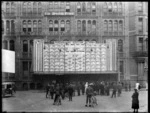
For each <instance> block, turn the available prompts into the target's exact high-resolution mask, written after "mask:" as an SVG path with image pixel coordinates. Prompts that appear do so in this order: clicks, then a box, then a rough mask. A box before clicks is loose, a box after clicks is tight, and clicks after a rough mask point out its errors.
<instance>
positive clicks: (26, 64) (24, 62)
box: [22, 61, 28, 71]
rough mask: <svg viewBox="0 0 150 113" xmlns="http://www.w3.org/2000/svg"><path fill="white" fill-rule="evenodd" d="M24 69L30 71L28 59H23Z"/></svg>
mask: <svg viewBox="0 0 150 113" xmlns="http://www.w3.org/2000/svg"><path fill="white" fill-rule="evenodd" d="M22 63H23V71H28V62H27V61H23V62H22Z"/></svg>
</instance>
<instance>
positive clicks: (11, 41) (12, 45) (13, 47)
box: [10, 40, 15, 51]
mask: <svg viewBox="0 0 150 113" xmlns="http://www.w3.org/2000/svg"><path fill="white" fill-rule="evenodd" d="M10 50H12V51H14V50H15V43H14V40H10Z"/></svg>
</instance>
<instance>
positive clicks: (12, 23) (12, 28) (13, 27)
mask: <svg viewBox="0 0 150 113" xmlns="http://www.w3.org/2000/svg"><path fill="white" fill-rule="evenodd" d="M11 32H12V33H15V22H14V20H11Z"/></svg>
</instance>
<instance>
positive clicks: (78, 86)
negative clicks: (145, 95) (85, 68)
mask: <svg viewBox="0 0 150 113" xmlns="http://www.w3.org/2000/svg"><path fill="white" fill-rule="evenodd" d="M89 87H90V88H92V91H91V89H90V91H89V89H88V88H89ZM122 88H124V89H125V91H130V90H131V85H130V84H129V85H128V87H127V85H126V84H125V85H124V84H122V83H120V82H106V81H101V82H98V81H97V82H90V83H88V82H77V83H65V84H63V83H48V85H47V86H46V98H48V97H50V98H51V99H54V103H53V104H54V105H55V104H56V102H57V100H59V104H60V105H61V99H62V100H64V99H65V98H66V97H68V98H69V101H72V97H73V96H75V92H77V96H80V95H85V94H86V95H88V96H87V99H86V103H87V102H88V101H90V99H91V96H92V95H101V96H110V97H111V98H113V97H115V98H116V97H117V96H118V97H119V96H120V95H121V92H122ZM87 89H88V90H87ZM110 90H112V94H110ZM88 91H89V92H90V94H89V92H88ZM89 95H90V96H89ZM54 96H55V97H54ZM60 97H61V99H60ZM86 106H87V104H86Z"/></svg>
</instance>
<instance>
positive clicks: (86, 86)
mask: <svg viewBox="0 0 150 113" xmlns="http://www.w3.org/2000/svg"><path fill="white" fill-rule="evenodd" d="M87 88H88V82H86V83H85V92H86V89H87Z"/></svg>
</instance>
